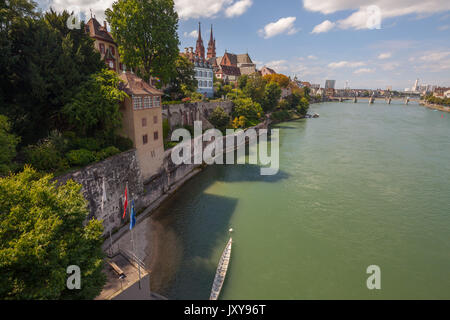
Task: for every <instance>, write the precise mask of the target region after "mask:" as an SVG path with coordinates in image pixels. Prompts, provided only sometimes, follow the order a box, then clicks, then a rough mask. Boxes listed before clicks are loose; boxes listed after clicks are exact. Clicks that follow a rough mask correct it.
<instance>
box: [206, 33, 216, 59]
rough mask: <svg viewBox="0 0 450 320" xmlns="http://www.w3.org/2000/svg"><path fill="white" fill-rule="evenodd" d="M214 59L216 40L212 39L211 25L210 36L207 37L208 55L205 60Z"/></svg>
mask: <svg viewBox="0 0 450 320" xmlns="http://www.w3.org/2000/svg"><path fill="white" fill-rule="evenodd" d="M215 57H216V39H214V36H213V27H212V25H211V35H210V37H209V42H208V55H207V58H208V59H211V58H215Z"/></svg>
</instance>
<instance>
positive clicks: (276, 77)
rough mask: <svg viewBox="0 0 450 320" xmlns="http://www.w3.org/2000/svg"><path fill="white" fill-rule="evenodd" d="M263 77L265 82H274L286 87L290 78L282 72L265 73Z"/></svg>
mask: <svg viewBox="0 0 450 320" xmlns="http://www.w3.org/2000/svg"><path fill="white" fill-rule="evenodd" d="M263 79H264V80H265V81H266V82H267V83H270V82H276V83H277V84H278V86H279V87H280V88H287V87H288V86H289V84H290V82H291V80H290V79H289V78H288V77H287V76H285V75H284V74H280V73H276V74H266V75H265V76H264V77H263Z"/></svg>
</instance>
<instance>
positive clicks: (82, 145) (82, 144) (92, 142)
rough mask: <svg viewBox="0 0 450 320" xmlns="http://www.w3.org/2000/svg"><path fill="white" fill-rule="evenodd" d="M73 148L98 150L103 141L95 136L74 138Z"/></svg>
mask: <svg viewBox="0 0 450 320" xmlns="http://www.w3.org/2000/svg"><path fill="white" fill-rule="evenodd" d="M73 144H74V145H73V148H76V149H86V150H89V151H99V150H101V149H102V147H103V141H102V140H100V139H96V138H75V141H74V143H73Z"/></svg>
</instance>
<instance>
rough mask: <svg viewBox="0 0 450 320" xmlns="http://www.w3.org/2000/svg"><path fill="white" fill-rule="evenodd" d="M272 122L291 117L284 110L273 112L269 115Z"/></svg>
mask: <svg viewBox="0 0 450 320" xmlns="http://www.w3.org/2000/svg"><path fill="white" fill-rule="evenodd" d="M270 118H271V119H272V120H276V121H284V120H289V119H291V115H290V114H289V112H288V111H286V110H280V111H275V112H273V113H272V114H271V115H270Z"/></svg>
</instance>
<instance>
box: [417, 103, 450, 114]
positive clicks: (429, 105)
mask: <svg viewBox="0 0 450 320" xmlns="http://www.w3.org/2000/svg"><path fill="white" fill-rule="evenodd" d="M419 104H420V105H421V106H424V107H426V108H429V109H434V110H439V111H443V112H450V107H446V106H441V105H438V104H433V103H428V102H426V101H420V103H419Z"/></svg>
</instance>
